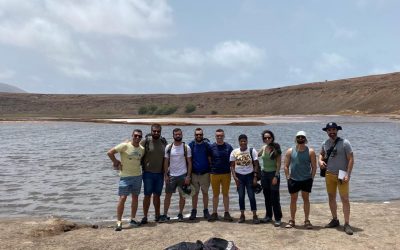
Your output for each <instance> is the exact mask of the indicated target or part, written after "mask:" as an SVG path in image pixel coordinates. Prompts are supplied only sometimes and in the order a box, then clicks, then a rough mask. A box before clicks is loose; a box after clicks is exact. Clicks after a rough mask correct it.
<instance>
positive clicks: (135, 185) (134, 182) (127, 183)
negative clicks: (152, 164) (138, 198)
mask: <svg viewBox="0 0 400 250" xmlns="http://www.w3.org/2000/svg"><path fill="white" fill-rule="evenodd" d="M141 188H142V176H141V175H139V176H127V177H120V179H119V186H118V195H119V196H128V195H130V194H135V195H139V194H140V189H141Z"/></svg>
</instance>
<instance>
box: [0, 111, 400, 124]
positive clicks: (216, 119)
mask: <svg viewBox="0 0 400 250" xmlns="http://www.w3.org/2000/svg"><path fill="white" fill-rule="evenodd" d="M327 117H332V118H334V117H346V118H351V117H352V118H356V119H366V120H367V121H370V122H382V121H390V122H400V115H397V114H362V115H360V114H330V115H323V114H317V115H215V116H213V115H194V116H167V117H165V116H156V117H143V116H142V117H136V118H88V117H86V118H68V117H63V118H60V117H23V118H21V117H9V118H1V119H0V123H3V122H4V123H5V122H87V123H101V124H128V125H151V124H152V123H159V124H161V125H163V126H200V125H201V126H217V125H224V126H263V125H268V124H275V123H288V122H293V121H296V122H299V121H301V122H312V121H318V120H321V119H322V118H327ZM325 120H326V119H325Z"/></svg>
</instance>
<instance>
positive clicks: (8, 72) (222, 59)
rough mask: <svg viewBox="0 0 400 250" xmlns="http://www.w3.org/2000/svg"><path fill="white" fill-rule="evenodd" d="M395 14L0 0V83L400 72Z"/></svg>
mask: <svg viewBox="0 0 400 250" xmlns="http://www.w3.org/2000/svg"><path fill="white" fill-rule="evenodd" d="M399 10H400V1H397V0H339V1H321V0H308V1H307V0H303V1H299V0H290V1H289V0H280V1H272V0H271V1H256V0H254V1H233V0H232V1H223V0H220V1H178V0H171V1H163V0H157V1H151V0H146V1H145V0H143V1H139V0H96V1H92V0H69V1H57V0H31V1H26V0H0V55H1V56H0V82H3V83H8V84H12V85H14V86H16V87H19V88H22V89H24V90H26V91H28V92H35V93H110V94H111V93H126V94H137V93H190V92H206V91H226V90H239V89H268V88H274V87H281V86H287V85H293V84H301V83H307V82H318V81H325V80H335V79H342V78H349V77H357V76H364V75H371V74H381V73H389V72H398V71H400V46H399V44H400V29H399V24H400V15H399V14H398V11H399Z"/></svg>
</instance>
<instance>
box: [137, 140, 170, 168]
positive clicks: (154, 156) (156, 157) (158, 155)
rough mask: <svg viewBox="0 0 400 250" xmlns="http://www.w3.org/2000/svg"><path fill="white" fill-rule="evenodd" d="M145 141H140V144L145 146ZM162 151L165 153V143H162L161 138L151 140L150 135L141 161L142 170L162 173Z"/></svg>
mask: <svg viewBox="0 0 400 250" xmlns="http://www.w3.org/2000/svg"><path fill="white" fill-rule="evenodd" d="M145 141H146V140H143V141H141V142H140V145H142V146H143V147H145ZM145 150H146V148H145ZM164 153H165V144H164V143H162V141H161V139H158V140H153V139H152V138H151V137H150V138H149V141H148V148H147V150H146V153H145V155H144V161H143V162H144V166H143V168H144V171H146V172H151V173H162V172H163V161H164Z"/></svg>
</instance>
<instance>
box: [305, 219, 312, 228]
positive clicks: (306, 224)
mask: <svg viewBox="0 0 400 250" xmlns="http://www.w3.org/2000/svg"><path fill="white" fill-rule="evenodd" d="M304 227H305V228H306V229H313V225H312V224H311V222H310V220H306V221H304Z"/></svg>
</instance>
